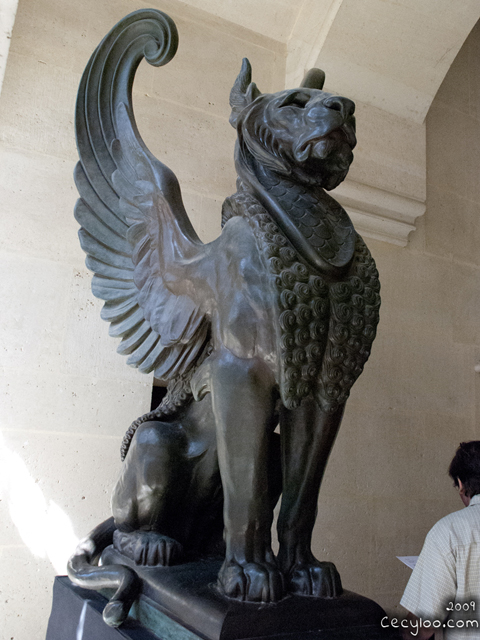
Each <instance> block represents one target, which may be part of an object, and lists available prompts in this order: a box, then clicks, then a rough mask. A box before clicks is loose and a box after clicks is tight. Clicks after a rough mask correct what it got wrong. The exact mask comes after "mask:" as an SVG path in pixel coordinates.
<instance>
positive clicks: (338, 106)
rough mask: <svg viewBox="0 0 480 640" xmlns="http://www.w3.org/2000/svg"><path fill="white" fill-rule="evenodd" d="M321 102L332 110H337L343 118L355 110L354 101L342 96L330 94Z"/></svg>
mask: <svg viewBox="0 0 480 640" xmlns="http://www.w3.org/2000/svg"><path fill="white" fill-rule="evenodd" d="M323 104H324V106H325V107H327V109H332V111H339V112H340V113H341V114H342V116H343V117H344V118H347V117H348V116H351V115H353V113H354V111H355V103H354V102H352V101H351V100H349V99H348V98H342V97H340V96H331V97H330V98H326V99H325V100H324V101H323Z"/></svg>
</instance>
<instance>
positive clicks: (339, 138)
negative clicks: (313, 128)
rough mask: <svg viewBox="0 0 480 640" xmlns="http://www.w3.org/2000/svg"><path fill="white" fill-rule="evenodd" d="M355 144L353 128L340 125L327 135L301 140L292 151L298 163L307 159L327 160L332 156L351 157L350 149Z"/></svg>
mask: <svg viewBox="0 0 480 640" xmlns="http://www.w3.org/2000/svg"><path fill="white" fill-rule="evenodd" d="M356 144H357V138H356V136H355V133H354V131H353V128H352V127H350V126H348V125H342V126H341V127H338V128H337V129H334V130H333V131H330V132H329V133H328V134H326V135H323V136H316V137H312V138H308V139H306V140H303V141H302V142H301V143H300V144H298V145H297V146H296V147H295V149H294V150H293V154H294V156H295V159H296V160H297V161H298V162H306V161H307V160H309V159H315V160H327V159H328V158H330V157H331V156H332V155H334V154H335V155H337V154H338V155H339V156H345V157H346V158H347V157H348V158H350V161H349V162H348V164H350V162H351V157H352V153H351V152H352V149H353V148H354V147H355V145H356Z"/></svg>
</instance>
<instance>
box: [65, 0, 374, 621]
mask: <svg viewBox="0 0 480 640" xmlns="http://www.w3.org/2000/svg"><path fill="white" fill-rule="evenodd" d="M176 46H177V33H176V29H175V25H174V24H173V22H172V21H171V19H170V18H168V16H165V15H164V14H162V13H161V12H159V11H156V10H141V11H138V12H135V13H133V14H131V15H129V16H127V17H126V18H125V19H124V20H122V21H121V22H120V23H119V24H118V25H117V26H116V27H115V28H114V29H113V30H112V31H111V32H110V33H109V34H108V35H107V36H106V38H105V39H104V40H103V41H102V43H101V44H100V45H99V47H98V48H97V49H96V51H95V52H94V54H93V56H92V58H91V60H90V62H89V64H88V66H87V68H86V70H85V73H84V75H83V77H82V80H81V84H80V88H79V93H78V102H77V112H76V133H77V144H78V150H79V155H80V162H79V163H78V165H77V167H76V171H75V178H76V184H77V187H78V190H79V193H80V199H79V200H78V202H77V206H76V209H75V214H76V218H77V220H78V222H79V223H80V224H81V227H82V228H81V230H80V232H79V235H80V241H81V244H82V247H83V249H84V250H85V252H86V253H87V254H88V256H87V266H88V267H89V269H91V270H92V271H94V272H95V275H94V277H93V284H92V288H93V293H94V294H95V295H96V296H98V297H99V298H102V299H103V300H105V305H104V307H103V310H102V317H103V318H104V319H105V320H107V321H108V322H110V333H111V335H113V336H119V337H121V338H122V340H121V342H120V345H119V347H118V351H119V353H121V354H128V356H129V358H128V364H130V365H133V366H136V367H138V368H139V369H140V371H142V372H145V373H148V372H152V371H153V372H154V373H155V376H156V377H157V378H159V379H161V380H163V381H165V382H166V383H167V394H166V396H165V398H164V400H163V401H162V403H161V404H160V405H159V407H158V408H157V409H156V410H155V411H152V412H151V413H149V414H146V415H145V416H142V418H139V419H138V420H137V421H136V422H135V423H134V424H133V425H132V426H131V427H130V429H129V430H128V431H127V434H126V436H125V438H124V441H123V445H122V456H123V457H124V458H125V461H124V463H123V469H122V473H121V476H120V479H119V481H118V483H117V485H116V487H115V489H114V494H113V500H112V505H113V518H110V519H109V520H107V521H106V522H105V523H102V524H101V525H99V526H98V527H97V528H96V529H94V530H93V531H92V532H91V534H90V535H89V536H88V537H87V538H86V539H85V540H84V541H82V542H81V543H80V545H79V547H78V548H77V551H76V552H75V554H74V555H73V556H72V558H71V560H70V562H69V575H70V577H71V578H72V580H73V581H75V582H76V583H77V584H80V585H81V586H85V587H90V588H103V587H115V588H116V589H117V592H116V594H115V595H114V596H113V598H112V599H111V601H110V603H109V604H108V605H107V607H106V609H105V612H104V618H105V620H106V621H107V622H108V623H109V624H111V625H118V624H120V623H121V622H122V621H123V620H124V619H125V617H126V615H127V613H128V609H129V607H130V605H131V603H132V600H133V599H134V597H135V594H136V593H137V590H138V577H137V575H136V573H135V571H134V570H132V569H131V568H129V567H127V566H123V565H120V564H118V565H116V564H114V565H111V566H100V567H98V566H95V565H94V559H95V557H96V556H98V555H99V554H100V552H101V551H102V549H103V548H104V547H105V546H106V545H107V544H111V543H112V541H113V545H114V547H115V549H116V550H117V551H118V552H120V553H122V554H123V555H124V556H127V557H129V558H130V559H131V560H133V561H134V562H135V563H136V564H137V565H149V566H151V565H168V564H172V563H182V562H185V561H188V560H189V559H192V558H198V557H201V556H204V555H208V554H210V553H215V552H217V553H218V552H219V551H221V552H222V553H224V557H225V560H224V562H223V565H222V567H221V570H220V573H219V575H218V588H219V589H220V591H221V592H223V594H224V595H225V596H228V597H231V598H237V599H240V600H245V601H253V602H275V601H278V600H280V599H281V598H282V597H283V596H284V595H285V594H287V593H295V594H300V595H305V596H314V597H332V596H335V595H338V594H339V593H341V590H342V587H341V582H340V578H339V575H338V573H337V571H336V569H335V566H334V565H333V564H331V563H328V562H319V561H318V560H317V559H316V558H315V557H314V556H313V554H312V552H311V548H310V547H311V536H312V529H313V526H314V522H315V518H316V509H317V499H318V492H319V488H320V483H321V480H322V477H323V474H324V470H325V466H326V463H327V459H328V456H329V453H330V450H331V448H332V445H333V442H334V440H335V436H336V434H337V431H338V428H339V426H340V422H341V419H342V415H343V411H344V407H345V402H346V400H347V397H348V395H349V392H350V389H351V387H352V385H353V383H354V382H355V380H356V379H357V377H358V376H359V375H360V373H361V372H362V369H363V366H364V364H365V362H366V360H367V359H368V356H369V354H370V349H371V345H372V341H373V339H374V337H375V332H376V326H377V322H378V309H379V306H380V297H379V289H380V286H379V280H378V273H377V270H376V268H375V263H374V261H373V259H372V257H371V255H370V253H369V251H368V249H367V247H366V246H365V244H364V242H363V240H362V239H361V237H360V236H359V235H358V234H357V233H356V232H355V229H354V227H353V225H352V223H351V221H350V219H349V217H348V215H347V213H346V212H345V211H344V210H343V209H342V207H341V206H340V205H339V204H338V203H337V202H336V201H335V200H333V199H332V198H331V197H330V196H329V195H327V193H326V192H325V189H327V190H330V189H333V188H335V187H336V186H337V185H338V184H339V183H340V182H341V181H342V180H343V179H344V178H345V176H346V174H347V171H348V168H349V166H350V163H351V162H352V159H353V154H352V149H353V147H354V146H355V143H356V138H355V119H354V115H353V112H354V104H353V102H351V101H350V100H348V99H346V98H342V97H338V96H335V95H331V94H329V93H325V92H323V91H322V86H323V73H322V72H321V71H319V70H318V69H314V70H312V71H310V72H309V73H308V74H307V76H306V78H305V80H304V82H303V84H302V86H301V87H300V88H298V89H293V90H287V91H279V92H278V93H274V94H262V93H260V91H259V90H258V89H257V87H256V85H255V84H254V83H252V82H251V68H250V64H249V63H248V61H247V60H244V61H243V65H242V68H241V71H240V74H239V76H238V77H237V79H236V81H235V84H234V86H233V89H232V91H231V94H230V105H231V108H232V112H231V116H230V122H231V124H232V125H233V126H234V127H235V128H236V130H237V133H238V141H237V144H236V150H235V163H236V170H237V173H238V182H237V186H238V189H237V192H236V193H235V194H234V195H233V196H231V197H229V198H227V199H226V200H225V203H224V205H223V211H222V232H221V234H220V236H219V237H218V238H217V239H216V240H214V241H213V242H210V243H208V244H203V243H202V242H201V241H200V239H199V238H198V236H197V234H196V233H195V231H194V229H193V227H192V225H191V223H190V221H189V219H188V216H187V214H186V212H185V209H184V207H183V204H182V198H181V194H180V188H179V185H178V182H177V179H176V177H175V175H174V174H173V173H172V171H171V170H170V169H169V168H167V167H166V166H165V165H164V164H163V163H161V162H160V161H158V160H157V159H156V158H154V157H153V155H152V154H151V153H150V152H149V150H148V149H147V148H146V146H145V144H144V143H143V141H142V139H141V137H140V135H139V133H138V130H137V127H136V124H135V121H134V117H133V112H132V97H131V87H132V82H133V77H134V74H135V70H136V68H137V66H138V64H139V62H140V61H141V59H142V58H143V57H146V59H147V60H148V62H150V63H152V64H155V65H162V64H165V63H166V62H168V61H169V60H170V59H171V58H172V57H173V56H174V54H175V51H176ZM199 162H201V158H199ZM277 425H279V427H280V434H278V433H276V432H275V429H276V427H277ZM280 495H281V509H280V515H279V518H278V527H277V532H278V541H279V552H278V554H277V555H276V556H275V555H274V553H273V551H272V547H271V526H272V519H273V508H274V506H275V504H276V502H277V501H278V499H279V497H280Z"/></svg>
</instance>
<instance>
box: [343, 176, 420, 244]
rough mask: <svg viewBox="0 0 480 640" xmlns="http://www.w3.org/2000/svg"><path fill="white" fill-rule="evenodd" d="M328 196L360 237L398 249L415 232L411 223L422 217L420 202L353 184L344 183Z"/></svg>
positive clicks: (350, 181) (375, 188) (348, 181)
mask: <svg viewBox="0 0 480 640" xmlns="http://www.w3.org/2000/svg"><path fill="white" fill-rule="evenodd" d="M331 193H332V195H333V197H334V198H335V199H336V200H337V201H338V202H339V203H340V204H341V205H342V207H343V208H344V209H345V210H346V211H347V213H348V215H349V216H350V218H351V219H352V222H353V224H354V225H355V228H356V229H357V231H358V232H359V233H360V235H362V236H364V237H366V238H373V239H374V240H382V241H383V242H390V243H391V244H396V245H399V246H401V247H404V246H406V244H407V242H408V234H409V233H410V232H411V231H414V230H415V220H416V219H417V218H418V217H420V216H422V215H423V214H424V213H425V206H426V205H425V202H423V201H420V200H416V199H414V198H412V197H409V196H403V195H399V194H397V193H393V192H391V191H386V190H384V189H379V188H377V187H372V186H370V185H367V184H362V183H360V182H354V181H353V180H348V179H347V180H345V182H343V183H342V184H341V185H340V186H338V187H337V188H336V189H335V190H334V191H332V192H331Z"/></svg>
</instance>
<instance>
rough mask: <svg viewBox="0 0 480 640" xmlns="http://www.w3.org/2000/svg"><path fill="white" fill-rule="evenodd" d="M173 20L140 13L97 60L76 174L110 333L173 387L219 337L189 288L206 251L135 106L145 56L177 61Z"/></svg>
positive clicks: (83, 237) (81, 100) (90, 70)
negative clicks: (192, 267) (191, 271)
mask: <svg viewBox="0 0 480 640" xmlns="http://www.w3.org/2000/svg"><path fill="white" fill-rule="evenodd" d="M168 20H169V19H168ZM168 20H167V21H166V17H165V16H164V14H161V13H160V12H158V11H154V10H143V11H139V12H135V13H134V14H131V15H130V16H127V18H125V19H124V20H123V21H121V22H120V23H119V24H118V25H117V26H116V27H115V28H114V29H113V30H112V31H111V32H110V33H109V34H108V36H107V37H106V38H105V39H104V40H103V41H102V43H101V44H100V45H99V47H98V48H97V50H96V51H95V53H94V54H93V56H92V58H91V60H90V62H89V65H88V66H87V69H86V70H85V73H84V76H83V77H82V81H81V84H80V88H79V93H78V98H77V112H76V132H77V146H78V150H79V155H80V162H79V163H78V165H77V167H76V169H75V181H76V184H77V188H78V191H79V194H80V199H79V200H78V201H77V205H76V208H75V217H76V219H77V221H78V222H79V223H80V225H81V227H82V228H81V229H80V231H79V237H80V242H81V245H82V248H83V249H84V251H85V252H86V253H87V259H86V264H87V267H88V268H89V269H91V270H92V271H93V272H94V274H95V275H94V277H93V282H92V291H93V293H94V295H95V296H97V297H99V298H101V299H103V300H105V305H104V307H103V309H102V314H101V315H102V318H103V319H104V320H107V321H108V322H110V335H112V336H116V337H121V338H122V341H121V342H120V345H119V347H118V352H119V353H121V354H125V355H128V356H129V357H128V360H127V362H128V364H130V365H133V366H135V367H138V368H139V369H140V371H142V372H145V373H148V372H150V371H154V372H155V376H156V377H158V378H162V379H165V380H168V379H170V378H172V377H175V376H177V375H180V374H183V373H185V372H186V371H187V370H188V368H189V367H190V366H191V365H192V363H194V362H195V360H196V358H197V356H198V355H199V353H200V352H201V350H202V349H203V347H204V345H205V342H206V340H207V337H208V333H209V321H208V318H207V317H206V316H205V314H204V313H203V311H202V310H201V308H200V305H199V302H198V301H197V300H195V299H194V298H195V294H194V292H193V291H192V288H191V287H189V284H188V282H187V281H186V278H187V276H188V274H187V272H186V269H187V267H186V265H187V264H189V263H191V262H192V261H194V260H195V258H197V257H199V256H200V255H201V254H202V250H203V244H202V243H201V242H200V240H199V239H198V237H197V235H196V233H195V231H194V230H193V227H192V226H191V224H190V221H189V219H188V216H187V214H186V212H185V209H184V208H183V203H182V199H181V194H180V189H179V186H178V182H177V180H176V178H175V176H174V174H173V173H172V172H171V171H170V170H169V169H168V168H167V167H166V166H165V165H163V164H162V163H161V162H159V161H158V160H156V159H155V158H154V157H153V156H152V154H151V153H150V152H149V151H148V149H147V148H146V147H145V145H144V143H143V141H142V139H141V137H140V135H139V133H138V130H137V128H136V125H135V120H134V117H133V112H132V106H131V85H132V82H133V76H134V74H135V70H136V68H137V66H138V64H139V62H140V60H141V59H142V57H143V56H144V55H145V52H146V51H149V52H150V58H152V59H153V62H152V60H151V59H149V61H150V62H152V63H153V64H165V61H168V60H169V59H170V58H171V57H173V54H174V51H173V53H171V50H172V49H173V50H174V49H175V48H176V40H175V35H176V32H175V33H173V35H172V33H170V32H168V29H170V30H171V29H172V28H173V29H174V25H173V27H172V24H173V23H171V22H168ZM159 25H160V27H159ZM165 29H167V33H166V35H165ZM162 38H163V40H162ZM152 40H153V42H154V44H155V46H156V47H157V49H156V50H154V47H152V44H151V43H152ZM172 41H173V44H172ZM168 47H170V49H169V51H170V53H169V51H167V52H166V53H165V51H164V50H165V49H168ZM162 48H163V49H162ZM152 51H153V53H152ZM162 51H163V54H162ZM169 55H170V57H169ZM159 60H160V62H159Z"/></svg>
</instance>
